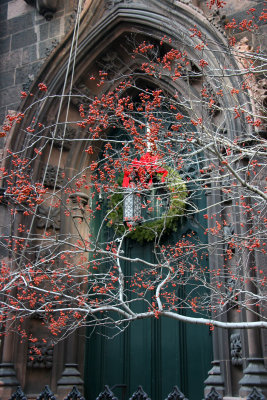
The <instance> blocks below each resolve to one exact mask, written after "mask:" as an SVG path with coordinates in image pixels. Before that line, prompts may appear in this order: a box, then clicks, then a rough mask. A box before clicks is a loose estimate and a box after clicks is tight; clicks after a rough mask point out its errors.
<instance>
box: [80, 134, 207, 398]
mask: <svg viewBox="0 0 267 400" xmlns="http://www.w3.org/2000/svg"><path fill="white" fill-rule="evenodd" d="M117 135H118V133H117ZM196 169H197V170H198V169H199V162H198V160H196V162H195V163H193V164H191V165H189V166H188V169H187V170H186V171H184V174H185V177H186V176H190V174H195V173H196ZM194 189H196V188H193V190H192V192H194ZM195 192H196V196H195V200H194V202H195V203H196V206H197V207H196V208H197V209H199V210H203V209H205V194H204V192H203V191H202V189H200V190H199V189H198V188H197V190H196V191H195ZM100 213H101V212H100ZM99 217H100V220H101V218H103V215H100V216H99ZM178 225H179V226H178V227H177V232H173V234H172V235H170V237H168V238H167V239H166V240H167V241H168V243H176V242H177V240H178V239H179V237H180V238H181V237H182V236H183V235H187V234H188V233H189V234H190V232H193V233H194V235H192V236H193V237H194V239H193V240H199V241H200V242H205V241H206V240H207V239H206V236H205V235H204V231H205V228H206V225H205V219H204V218H203V215H202V214H201V212H200V213H196V215H193V216H192V213H191V215H190V218H184V217H183V218H181V220H180V222H179V223H178ZM97 230H98V229H97V227H96V232H97ZM107 231H108V229H107ZM103 234H104V233H103ZM106 235H107V237H106V238H102V241H103V242H105V241H108V232H106ZM124 252H125V254H126V255H127V256H129V257H131V258H135V257H139V258H141V259H146V260H147V261H151V262H154V252H153V246H152V244H150V243H145V244H143V245H140V244H139V243H138V242H135V241H133V240H130V239H126V240H125V244H124ZM203 263H205V265H207V254H203ZM122 268H123V271H124V274H125V275H128V276H129V275H131V276H133V275H134V273H135V272H137V273H138V272H139V271H138V264H137V263H132V264H131V265H130V263H129V262H124V263H123V264H122ZM135 269H136V270H135ZM177 290H180V291H181V290H184V291H186V290H190V289H187V288H186V287H183V288H179V289H177ZM181 294H182V293H180V295H181ZM138 307H139V310H138V311H140V312H142V311H147V309H142V307H145V305H144V302H140V304H139V305H138ZM185 312H187V315H191V314H190V312H189V311H185ZM114 318H116V315H114ZM113 333H114V334H115V333H116V335H115V336H114V337H112V336H113ZM211 360H212V346H211V332H210V330H209V327H208V326H200V325H192V324H185V323H182V322H178V321H176V320H172V319H170V318H165V317H164V318H160V319H156V318H152V319H144V320H138V321H135V322H133V323H131V324H130V325H129V326H127V327H126V329H125V330H124V331H123V332H122V333H121V334H119V335H117V331H116V332H115V330H114V332H113V331H112V328H107V327H104V326H103V327H102V328H98V330H96V331H92V330H89V329H88V331H87V345H86V356H85V379H84V380H85V396H86V399H87V400H94V399H96V397H97V395H98V394H99V393H100V392H101V391H103V389H104V386H105V385H109V386H110V387H111V388H112V387H114V389H113V392H114V394H115V395H116V396H117V397H118V398H119V399H121V400H124V399H128V398H129V397H130V396H131V395H132V394H133V392H134V391H135V390H136V389H137V387H138V386H139V385H142V387H143V389H144V390H145V392H146V393H148V395H149V396H150V398H151V399H152V400H164V399H166V397H167V395H168V394H169V393H170V392H171V391H172V389H173V386H174V385H177V386H178V387H179V389H180V390H181V391H182V392H183V393H184V394H185V395H186V397H187V398H188V399H189V400H199V399H201V398H203V386H204V385H203V382H204V380H205V379H206V378H207V373H208V370H209V369H210V362H211Z"/></svg>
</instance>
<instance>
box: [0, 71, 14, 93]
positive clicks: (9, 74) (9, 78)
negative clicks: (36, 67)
mask: <svg viewBox="0 0 267 400" xmlns="http://www.w3.org/2000/svg"><path fill="white" fill-rule="evenodd" d="M13 85H14V70H13V71H6V72H1V74H0V89H4V88H6V87H8V86H13Z"/></svg>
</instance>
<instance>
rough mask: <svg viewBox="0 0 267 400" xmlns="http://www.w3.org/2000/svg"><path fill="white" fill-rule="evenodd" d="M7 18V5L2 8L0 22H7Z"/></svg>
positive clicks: (0, 9) (0, 8)
mask: <svg viewBox="0 0 267 400" xmlns="http://www.w3.org/2000/svg"><path fill="white" fill-rule="evenodd" d="M6 18H7V4H3V5H1V7H0V21H3V20H6Z"/></svg>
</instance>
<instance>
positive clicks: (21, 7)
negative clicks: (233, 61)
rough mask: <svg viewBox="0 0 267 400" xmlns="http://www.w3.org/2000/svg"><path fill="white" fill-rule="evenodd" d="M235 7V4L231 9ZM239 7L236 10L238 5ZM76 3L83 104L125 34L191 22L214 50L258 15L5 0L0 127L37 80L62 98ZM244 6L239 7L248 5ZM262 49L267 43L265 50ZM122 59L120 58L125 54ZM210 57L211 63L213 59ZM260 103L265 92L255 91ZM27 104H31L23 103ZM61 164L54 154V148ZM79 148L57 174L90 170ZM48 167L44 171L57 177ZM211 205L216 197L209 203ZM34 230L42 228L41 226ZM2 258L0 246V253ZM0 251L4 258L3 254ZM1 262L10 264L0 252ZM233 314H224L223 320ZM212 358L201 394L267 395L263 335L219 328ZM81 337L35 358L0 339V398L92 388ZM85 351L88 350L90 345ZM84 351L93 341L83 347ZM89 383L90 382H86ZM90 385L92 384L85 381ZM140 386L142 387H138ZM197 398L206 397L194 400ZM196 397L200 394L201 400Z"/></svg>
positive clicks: (77, 84)
mask: <svg viewBox="0 0 267 400" xmlns="http://www.w3.org/2000/svg"><path fill="white" fill-rule="evenodd" d="M230 3H231V4H230ZM241 3H242V4H241ZM80 5H81V6H82V13H81V21H80V37H79V46H78V51H77V56H76V68H75V74H74V86H73V87H74V91H76V93H78V94H79V95H81V97H82V96H83V95H84V96H86V94H87V93H88V92H90V90H91V89H90V82H89V81H88V76H89V75H90V74H91V73H93V72H94V71H95V70H96V69H97V68H99V67H98V66H99V65H101V63H102V64H105V63H108V62H112V63H114V64H116V65H117V67H118V68H121V66H120V58H121V57H120V54H118V44H119V43H120V41H121V40H123V38H125V35H126V33H133V32H135V33H137V34H138V35H140V36H142V35H143V36H144V37H145V36H146V35H150V36H152V37H153V35H157V36H159V35H162V36H164V35H167V36H171V37H175V35H176V29H177V28H176V25H177V24H178V25H179V24H182V26H183V27H184V28H185V29H190V26H192V21H194V23H193V25H194V24H196V26H200V27H201V29H203V30H205V33H206V35H207V36H208V37H210V38H212V39H214V42H216V43H217V44H218V46H220V43H224V41H226V40H227V38H226V37H225V33H224V29H223V26H224V24H225V22H226V21H231V20H232V18H235V19H236V21H241V20H242V19H243V18H245V17H246V14H245V13H246V11H245V9H246V10H247V9H248V8H250V7H253V8H255V9H256V12H258V13H260V11H261V10H262V2H259V1H257V0H243V2H242V1H238V0H231V1H229V2H228V4H227V5H226V6H225V8H223V9H222V10H219V11H217V12H216V13H212V12H211V11H210V10H209V9H208V8H207V6H206V2H205V1H202V0H192V1H191V0H182V1H178V0H162V1H159V0H132V1H130V0H125V1H122V0H85V1H83V3H82V4H80V2H77V1H76V0H69V1H63V0H57V1H48V0H47V1H46V0H35V1H34V0H25V1H24V0H2V2H1V10H0V20H1V22H0V23H1V26H0V35H1V43H0V55H1V57H0V117H1V121H4V118H5V115H6V114H7V113H12V111H13V110H14V111H17V110H19V109H20V105H21V103H20V100H19V98H20V92H21V91H22V92H23V91H25V92H28V91H36V90H37V85H38V82H45V83H46V84H47V85H48V86H49V88H51V90H53V92H54V93H60V91H61V89H62V85H63V79H64V73H65V70H66V68H67V59H68V54H69V51H70V48H71V40H72V33H73V27H74V22H75V18H76V13H77V9H78V7H79V6H80ZM244 6H245V7H244ZM259 29H260V33H261V37H264V34H265V35H266V33H267V28H266V26H265V25H261V26H260V28H259ZM237 39H238V40H240V41H241V45H243V46H245V48H246V49H249V48H250V49H251V48H252V46H253V48H256V47H257V45H258V43H257V38H256V37H253V35H252V34H249V35H247V36H245V34H244V33H242V32H240V34H239V35H237ZM265 45H266V47H265V48H267V42H266V43H265ZM123 57H124V55H123ZM215 57H216V56H215ZM259 90H260V91H261V95H262V96H263V97H264V96H265V97H264V99H266V92H265V89H264V87H261V88H259ZM26 105H27V104H26ZM78 107H79V101H78V102H76V104H75V101H74V102H73V104H72V115H73V116H75V115H79V114H78ZM43 112H44V114H45V118H46V121H47V122H49V123H52V121H54V119H55V107H54V103H53V99H52V100H51V101H49V102H48V103H47V105H46V108H45V109H44V110H43ZM237 124H238V121H229V127H228V129H229V130H230V129H235V128H236V127H237ZM75 129H76V128H75V127H73V126H72V127H71V128H70V129H69V131H68V132H67V134H68V135H69V138H71V137H75V135H76V134H77V132H76V131H75ZM0 140H1V141H0V152H1V154H2V155H4V154H5V151H6V149H7V148H9V147H12V148H14V149H19V148H21V146H22V145H23V143H22V142H21V141H20V138H18V137H14V136H13V137H11V138H9V139H8V141H7V139H6V138H1V139H0ZM52 151H53V152H54V153H53V154H54V157H55V158H56V157H57V149H56V148H54V149H52ZM80 151H81V149H80V148H77V149H72V150H71V152H70V148H69V147H68V146H66V147H65V148H64V160H65V161H64V162H65V164H64V165H62V168H64V169H65V171H66V173H67V174H68V175H69V176H73V175H74V174H75V171H78V170H79V169H81V168H82V167H83V165H85V164H86V162H87V160H86V159H85V158H83V157H80ZM53 173H54V172H53V165H51V168H50V173H49V174H48V181H47V186H48V187H49V185H50V183H49V179H51V180H52V179H53ZM210 201H211V204H212V202H213V199H210ZM5 207H6V206H5V203H4V202H2V203H1V204H0V214H1V220H2V223H1V228H0V229H2V230H3V232H4V234H5V235H8V230H9V229H11V228H10V227H9V220H8V218H7V215H6V213H5ZM39 228H40V229H41V228H42V226H41V225H40V227H39ZM71 229H72V227H70V226H69V225H68V222H66V221H64V220H63V218H61V219H60V217H58V230H59V231H60V232H68V231H69V230H71ZM0 251H1V249H0ZM0 254H1V253H0ZM1 256H2V257H6V256H7V255H6V253H5V250H3V251H2V254H1ZM231 318H232V315H231V314H229V321H230V320H231ZM27 329H28V330H29V332H32V333H34V334H36V333H37V332H38V333H39V334H40V337H42V335H43V334H44V335H45V332H43V331H42V330H43V329H44V328H43V326H42V324H41V323H40V321H39V320H38V318H36V319H32V320H31V321H30V322H29V324H28V327H27ZM212 342H213V343H212V345H213V361H212V364H211V366H210V370H209V371H207V376H206V379H205V392H206V393H208V392H209V390H210V389H211V388H212V387H215V389H216V390H217V391H218V392H219V393H221V394H222V395H223V396H224V397H226V398H227V397H239V396H241V397H245V396H247V395H248V393H250V391H251V389H252V388H253V387H254V386H256V387H257V388H258V389H260V390H261V391H262V392H263V393H264V394H265V396H266V395H267V369H266V367H267V336H266V332H264V330H257V329H251V330H247V331H238V330H231V331H228V330H223V329H220V328H219V329H216V330H215V332H214V333H213V335H212ZM86 343H87V340H86V339H85V335H84V332H82V333H81V332H75V333H74V334H72V335H71V336H69V337H68V338H67V339H65V340H63V341H61V342H59V343H58V344H57V345H56V346H52V345H50V344H47V343H44V342H43V341H42V340H41V339H40V341H38V342H37V343H35V347H37V348H38V349H39V350H40V352H39V354H40V355H39V357H36V356H35V355H34V353H33V349H32V347H33V346H32V345H31V343H27V341H24V342H23V343H20V342H18V341H17V339H16V337H15V336H14V335H9V336H6V337H5V338H4V339H3V340H2V342H1V343H0V346H1V347H0V350H1V353H0V358H1V364H0V398H1V399H3V400H7V399H8V398H9V397H10V395H11V393H13V392H14V390H15V389H16V387H17V386H18V385H21V386H22V388H23V390H24V392H25V393H26V394H27V396H28V397H29V398H31V396H32V398H34V396H35V395H36V394H37V393H40V391H41V390H42V389H43V387H44V386H45V385H47V384H48V385H49V386H50V387H51V389H52V390H53V392H54V393H55V394H56V395H57V396H58V399H60V400H61V399H63V398H64V397H65V396H66V394H67V393H68V392H69V391H70V389H71V388H72V387H73V385H76V386H77V387H78V388H79V389H80V390H81V391H83V390H84V383H85V382H86V381H90V377H88V376H85V373H84V365H85V356H84V355H85V347H86ZM87 345H88V344H87ZM89 346H90V341H89ZM87 384H88V383H87ZM89 384H93V383H89ZM140 384H142V382H140ZM200 396H203V395H202V394H200ZM199 398H200V397H199Z"/></svg>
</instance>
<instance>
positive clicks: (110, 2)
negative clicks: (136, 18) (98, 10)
mask: <svg viewBox="0 0 267 400" xmlns="http://www.w3.org/2000/svg"><path fill="white" fill-rule="evenodd" d="M131 1H132V0H106V4H105V8H106V10H111V9H112V8H113V7H115V6H116V5H117V4H119V3H131Z"/></svg>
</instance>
